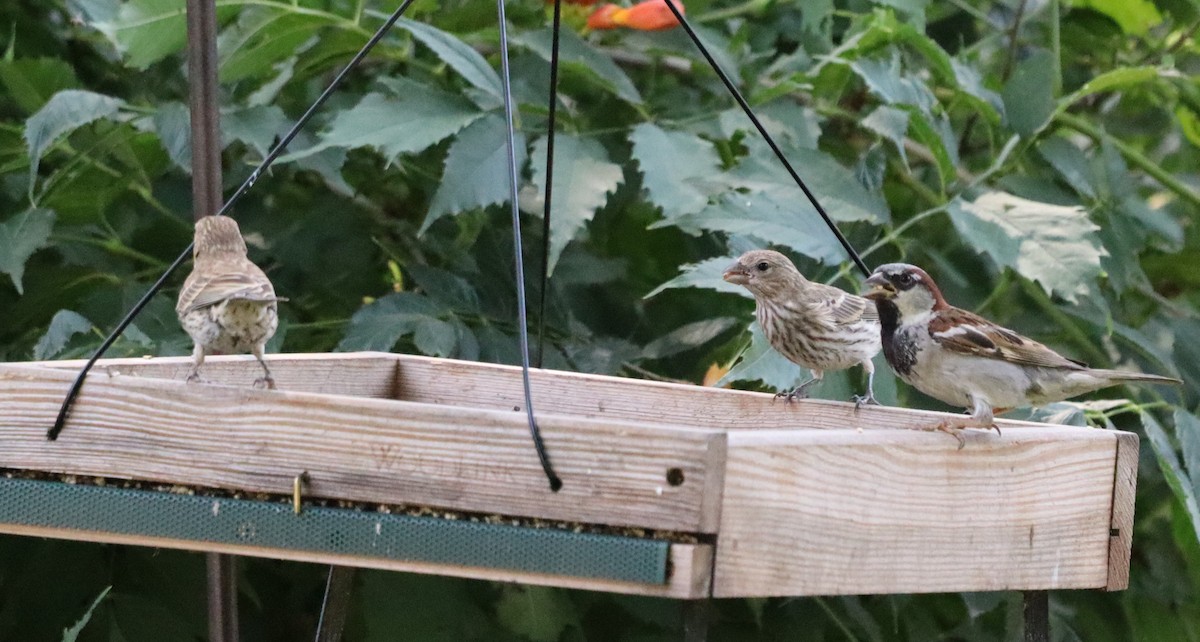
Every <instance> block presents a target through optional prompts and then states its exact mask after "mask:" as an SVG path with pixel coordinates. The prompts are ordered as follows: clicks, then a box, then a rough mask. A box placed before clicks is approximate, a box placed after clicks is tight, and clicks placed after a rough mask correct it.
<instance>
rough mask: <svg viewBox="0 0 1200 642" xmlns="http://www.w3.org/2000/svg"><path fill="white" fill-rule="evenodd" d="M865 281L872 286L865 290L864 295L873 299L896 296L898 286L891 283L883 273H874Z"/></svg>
mask: <svg viewBox="0 0 1200 642" xmlns="http://www.w3.org/2000/svg"><path fill="white" fill-rule="evenodd" d="M865 283H866V284H867V285H869V286H871V289H870V290H867V291H866V292H864V293H863V297H865V298H868V299H871V300H872V301H878V300H879V299H890V298H892V297H894V296H896V288H895V287H893V286H892V284H891V283H888V280H887V279H885V278H883V275H882V274H872V275H871V276H869V277H867V280H866V281H865Z"/></svg>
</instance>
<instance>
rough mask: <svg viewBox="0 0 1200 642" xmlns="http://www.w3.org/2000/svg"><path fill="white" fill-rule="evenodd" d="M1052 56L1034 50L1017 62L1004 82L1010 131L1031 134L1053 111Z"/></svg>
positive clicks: (1025, 134)
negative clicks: (1010, 75) (1006, 81)
mask: <svg viewBox="0 0 1200 642" xmlns="http://www.w3.org/2000/svg"><path fill="white" fill-rule="evenodd" d="M1054 68H1055V67H1054V59H1053V57H1052V55H1051V53H1050V52H1049V51H1045V50H1043V49H1039V50H1036V51H1035V52H1034V53H1033V54H1032V55H1030V56H1029V57H1028V58H1026V59H1025V60H1022V61H1021V62H1020V63H1018V64H1017V66H1016V68H1015V69H1014V70H1013V74H1012V77H1011V78H1009V79H1008V84H1006V85H1005V86H1004V91H1003V92H1002V94H1001V95H1002V96H1003V97H1004V112H1005V113H1006V114H1008V124H1009V126H1010V127H1012V129H1013V131H1015V132H1017V133H1018V134H1020V135H1021V136H1023V137H1025V138H1030V137H1032V136H1033V135H1034V134H1035V133H1036V132H1038V131H1039V130H1041V129H1042V127H1044V126H1045V125H1046V123H1047V122H1049V121H1050V116H1051V114H1053V113H1054V107H1055V105H1054Z"/></svg>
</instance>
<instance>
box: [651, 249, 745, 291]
mask: <svg viewBox="0 0 1200 642" xmlns="http://www.w3.org/2000/svg"><path fill="white" fill-rule="evenodd" d="M735 260H737V257H736V256H729V257H721V258H716V259H706V260H704V261H700V262H699V263H691V264H688V265H681V266H680V267H679V269H680V273H679V276H677V277H675V278H673V279H671V280H670V281H667V282H666V283H663V284H662V285H660V286H658V287H656V288H654V289H653V290H651V291H650V293H649V294H647V295H646V296H644V297H642V298H643V299H649V298H650V297H652V296H654V295H656V294H658V293H659V292H662V291H663V290H670V289H672V288H707V289H709V290H716V291H717V292H728V293H730V294H737V295H741V296H744V297H751V298H752V297H753V295H752V294H750V292H749V291H748V290H746V288H744V287H742V286H740V285H734V284H732V283H729V282H727V281H726V280H725V279H723V278H721V275H722V274H724V272H725V268H727V267H729V265H730V264H731V263H733V262H734V261H735Z"/></svg>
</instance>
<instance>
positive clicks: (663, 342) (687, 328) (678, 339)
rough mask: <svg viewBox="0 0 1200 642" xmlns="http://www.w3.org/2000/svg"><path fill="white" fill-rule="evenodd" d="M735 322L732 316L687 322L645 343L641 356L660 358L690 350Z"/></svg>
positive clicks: (730, 326)
mask: <svg viewBox="0 0 1200 642" xmlns="http://www.w3.org/2000/svg"><path fill="white" fill-rule="evenodd" d="M737 323H738V320H737V319H735V318H733V317H717V318H715V319H705V320H704V321H696V322H694V323H688V324H686V325H683V326H680V327H678V328H675V329H674V330H672V331H670V332H668V333H666V334H664V335H663V336H661V337H659V338H657V339H655V340H653V341H651V342H650V343H648V344H646V347H645V348H643V349H642V356H643V357H644V358H646V359H662V358H664V357H669V356H671V355H675V354H679V353H680V352H684V351H686V350H691V349H692V348H695V347H697V346H700V345H703V344H705V343H708V342H709V341H712V340H713V339H715V338H716V337H717V336H719V335H720V334H721V333H722V332H725V331H726V330H728V329H729V328H732V327H733V326H734V325H736V324H737Z"/></svg>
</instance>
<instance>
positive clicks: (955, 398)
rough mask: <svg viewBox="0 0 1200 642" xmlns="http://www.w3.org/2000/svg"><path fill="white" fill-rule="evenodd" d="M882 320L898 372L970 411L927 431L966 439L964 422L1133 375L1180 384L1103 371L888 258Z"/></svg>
mask: <svg viewBox="0 0 1200 642" xmlns="http://www.w3.org/2000/svg"><path fill="white" fill-rule="evenodd" d="M866 283H867V285H869V286H871V289H870V290H869V291H868V292H867V293H866V295H865V296H866V297H867V298H869V299H872V300H874V301H875V305H876V307H877V308H878V309H879V320H880V323H881V324H882V336H883V354H884V356H885V357H886V358H887V362H888V365H889V366H891V368H892V370H894V371H895V372H896V375H897V376H899V377H900V378H901V379H903V380H904V381H905V382H907V383H908V384H909V385H911V386H912V387H914V388H916V389H917V390H920V391H921V392H923V393H925V394H927V395H929V396H930V397H933V398H934V399H938V400H940V401H944V402H946V403H948V404H950V405H952V406H962V407H964V408H967V409H968V410H969V411H970V412H971V414H970V416H967V417H955V418H953V419H946V420H944V421H942V422H940V423H938V424H935V425H932V426H929V427H928V428H927V429H928V430H940V431H943V432H947V433H950V434H951V435H953V436H954V437H955V438H956V439H958V447H959V448H962V446H963V444H964V443H965V442H964V440H963V437H962V435H961V434H960V433H961V431H962V429H963V428H996V430H997V432H999V430H1000V429H999V428H998V427H996V425H995V419H994V415H996V414H999V413H1003V412H1006V411H1007V410H1011V409H1013V408H1018V407H1021V406H1030V405H1034V406H1040V405H1043V404H1047V403H1051V402H1054V401H1062V400H1063V399H1068V398H1070V397H1074V396H1076V395H1082V394H1084V393H1088V392H1092V391H1093V390H1099V389H1100V388H1106V387H1108V386H1115V385H1118V384H1121V383H1126V382H1132V381H1146V382H1150V383H1169V384H1181V383H1183V382H1182V381H1180V380H1178V379H1173V378H1171V377H1160V376H1158V375H1152V374H1142V373H1138V372H1124V371H1120V370H1100V369H1096V368H1089V367H1087V365H1086V364H1083V363H1080V362H1079V361H1075V360H1072V359H1068V358H1066V357H1064V356H1062V355H1060V354H1058V353H1057V352H1055V351H1053V350H1051V349H1050V348H1047V347H1046V346H1044V345H1042V344H1040V343H1038V342H1037V341H1034V340H1033V339H1030V338H1027V337H1023V336H1021V335H1019V334H1017V333H1016V332H1013V331H1012V330H1009V329H1007V328H1002V327H1000V326H998V325H996V324H995V323H992V322H991V321H988V320H987V319H984V318H983V317H981V316H979V315H977V314H974V313H971V312H967V311H966V310H961V309H959V308H956V307H954V306H952V305H950V304H949V303H946V299H944V298H943V297H942V293H941V291H940V290H939V289H938V287H937V284H935V283H934V282H933V279H931V278H929V275H928V274H926V273H925V271H924V270H922V269H921V268H919V267H916V266H913V265H907V264H904V263H890V264H888V265H882V266H880V267H878V268H876V269H875V272H874V273H873V274H872V275H871V276H870V277H869V278H868V279H867V281H866Z"/></svg>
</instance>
